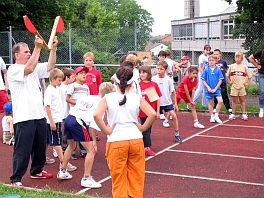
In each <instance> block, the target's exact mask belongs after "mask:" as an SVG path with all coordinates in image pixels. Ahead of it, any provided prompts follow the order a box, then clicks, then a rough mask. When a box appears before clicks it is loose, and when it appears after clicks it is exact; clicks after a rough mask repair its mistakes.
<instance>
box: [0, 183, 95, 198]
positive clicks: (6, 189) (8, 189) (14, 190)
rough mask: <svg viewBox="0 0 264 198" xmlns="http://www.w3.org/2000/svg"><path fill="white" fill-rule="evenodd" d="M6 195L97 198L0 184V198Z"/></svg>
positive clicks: (33, 197) (46, 197)
mask: <svg viewBox="0 0 264 198" xmlns="http://www.w3.org/2000/svg"><path fill="white" fill-rule="evenodd" d="M8 194H17V195H20V196H21V198H24V197H26V198H99V196H97V197H92V196H87V195H84V194H80V195H74V194H70V193H65V192H57V191H53V190H51V189H49V188H44V189H42V190H29V189H25V188H19V187H13V186H7V185H4V184H0V196H2V195H8Z"/></svg>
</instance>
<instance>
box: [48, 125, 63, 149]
mask: <svg viewBox="0 0 264 198" xmlns="http://www.w3.org/2000/svg"><path fill="white" fill-rule="evenodd" d="M55 125H56V131H52V130H51V129H50V124H47V135H48V142H47V143H48V144H49V145H50V146H61V142H62V133H61V122H58V123H55Z"/></svg>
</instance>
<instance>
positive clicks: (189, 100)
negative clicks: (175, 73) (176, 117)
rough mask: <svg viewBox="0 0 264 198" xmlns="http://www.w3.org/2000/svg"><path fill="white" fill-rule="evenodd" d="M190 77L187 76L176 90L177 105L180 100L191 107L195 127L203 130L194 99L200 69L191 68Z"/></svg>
mask: <svg viewBox="0 0 264 198" xmlns="http://www.w3.org/2000/svg"><path fill="white" fill-rule="evenodd" d="M188 73H189V75H188V76H185V77H184V78H183V79H182V81H181V83H180V85H179V86H178V87H177V89H176V98H177V104H178V103H179V102H180V100H184V101H185V102H186V104H187V105H188V106H189V107H190V109H191V111H192V115H193V119H194V127H195V128H199V129H203V128H204V125H202V124H201V123H199V122H198V118H197V113H196V108H195V102H193V97H194V93H195V88H196V86H197V84H198V80H197V73H198V69H197V67H190V68H189V70H188Z"/></svg>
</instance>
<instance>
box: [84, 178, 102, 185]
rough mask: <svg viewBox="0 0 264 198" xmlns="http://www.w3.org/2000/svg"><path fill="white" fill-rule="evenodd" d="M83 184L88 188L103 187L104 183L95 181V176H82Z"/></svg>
mask: <svg viewBox="0 0 264 198" xmlns="http://www.w3.org/2000/svg"><path fill="white" fill-rule="evenodd" d="M81 186H82V187H86V188H101V187H102V184H100V183H98V182H96V181H94V179H93V177H92V176H89V177H83V178H82V181H81Z"/></svg>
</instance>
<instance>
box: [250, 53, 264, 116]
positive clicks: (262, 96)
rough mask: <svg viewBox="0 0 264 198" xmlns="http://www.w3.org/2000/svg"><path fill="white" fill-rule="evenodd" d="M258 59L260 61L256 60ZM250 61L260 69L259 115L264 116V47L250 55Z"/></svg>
mask: <svg viewBox="0 0 264 198" xmlns="http://www.w3.org/2000/svg"><path fill="white" fill-rule="evenodd" d="M256 59H257V60H258V62H256ZM249 61H250V62H251V63H252V64H253V65H254V66H255V67H256V68H257V69H258V83H259V117H260V118H263V108H264V49H262V50H259V51H257V52H255V53H254V54H252V55H251V56H250V57H249Z"/></svg>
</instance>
